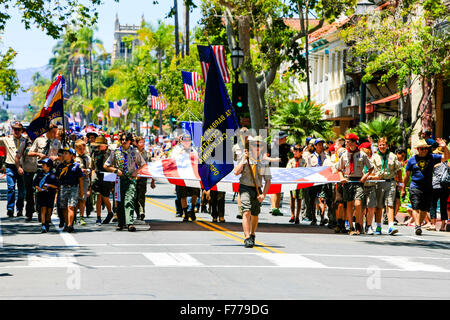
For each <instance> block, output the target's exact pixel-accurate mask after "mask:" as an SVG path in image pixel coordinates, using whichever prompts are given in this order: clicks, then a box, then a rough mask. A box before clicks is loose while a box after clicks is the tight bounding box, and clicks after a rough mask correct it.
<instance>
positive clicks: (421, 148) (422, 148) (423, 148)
mask: <svg viewBox="0 0 450 320" xmlns="http://www.w3.org/2000/svg"><path fill="white" fill-rule="evenodd" d="M417 150H428V148H425V147H420V148H417Z"/></svg>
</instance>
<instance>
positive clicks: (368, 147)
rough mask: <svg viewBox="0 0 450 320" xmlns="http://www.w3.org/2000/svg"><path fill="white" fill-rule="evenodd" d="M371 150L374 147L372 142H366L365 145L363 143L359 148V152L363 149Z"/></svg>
mask: <svg viewBox="0 0 450 320" xmlns="http://www.w3.org/2000/svg"><path fill="white" fill-rule="evenodd" d="M363 148H364V149H370V148H372V145H371V144H370V142H364V143H361V144H360V145H359V147H358V149H359V150H361V149H363Z"/></svg>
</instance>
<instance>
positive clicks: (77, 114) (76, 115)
mask: <svg viewBox="0 0 450 320" xmlns="http://www.w3.org/2000/svg"><path fill="white" fill-rule="evenodd" d="M75 122H78V124H80V123H81V114H80V113H79V112H77V113H76V114H75Z"/></svg>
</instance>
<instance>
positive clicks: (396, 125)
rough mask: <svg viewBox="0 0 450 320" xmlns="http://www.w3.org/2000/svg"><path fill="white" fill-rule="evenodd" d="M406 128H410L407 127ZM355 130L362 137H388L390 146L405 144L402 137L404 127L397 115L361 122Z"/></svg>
mask: <svg viewBox="0 0 450 320" xmlns="http://www.w3.org/2000/svg"><path fill="white" fill-rule="evenodd" d="M406 130H409V128H408V127H407V128H406ZM353 132H356V133H358V134H359V135H360V136H362V137H374V136H375V137H378V138H381V137H386V138H387V140H388V143H389V146H391V147H392V146H397V145H401V144H404V141H403V138H402V132H403V131H402V129H401V127H400V122H399V119H398V118H397V117H390V118H377V119H373V120H371V121H369V122H367V123H363V122H360V123H359V124H358V126H357V127H355V128H354V129H353Z"/></svg>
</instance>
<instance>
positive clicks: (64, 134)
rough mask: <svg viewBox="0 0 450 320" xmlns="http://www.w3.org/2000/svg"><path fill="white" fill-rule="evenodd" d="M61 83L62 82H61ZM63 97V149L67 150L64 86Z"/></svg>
mask: <svg viewBox="0 0 450 320" xmlns="http://www.w3.org/2000/svg"><path fill="white" fill-rule="evenodd" d="M61 78H62V75H61ZM60 81H61V80H60ZM61 96H62V99H63V107H62V109H63V110H62V111H63V112H62V114H63V117H62V118H63V137H62V142H63V143H62V146H63V148H65V147H66V135H67V132H66V118H65V116H64V115H65V114H66V113H65V107H64V106H65V105H66V101H65V100H64V91H63V86H62V85H61Z"/></svg>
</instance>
